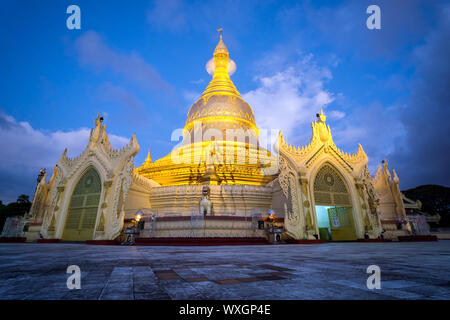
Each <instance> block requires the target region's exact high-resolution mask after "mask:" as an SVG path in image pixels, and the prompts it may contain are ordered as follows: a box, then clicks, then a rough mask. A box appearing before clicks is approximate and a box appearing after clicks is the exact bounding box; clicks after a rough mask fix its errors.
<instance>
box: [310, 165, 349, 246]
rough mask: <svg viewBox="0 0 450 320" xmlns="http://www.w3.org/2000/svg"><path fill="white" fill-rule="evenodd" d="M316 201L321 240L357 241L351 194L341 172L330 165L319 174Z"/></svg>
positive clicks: (323, 167) (321, 169)
mask: <svg viewBox="0 0 450 320" xmlns="http://www.w3.org/2000/svg"><path fill="white" fill-rule="evenodd" d="M314 200H315V209H316V217H317V224H318V227H319V237H320V239H323V240H334V241H343V240H356V239H357V236H356V232H355V224H354V221H353V214H352V202H351V197H350V193H349V192H348V188H347V185H346V184H345V182H344V179H343V178H342V177H341V175H340V174H339V172H338V171H337V170H336V169H335V168H333V167H332V166H331V165H329V164H324V165H323V166H322V167H321V168H320V170H319V171H318V172H317V175H316V178H315V180H314Z"/></svg>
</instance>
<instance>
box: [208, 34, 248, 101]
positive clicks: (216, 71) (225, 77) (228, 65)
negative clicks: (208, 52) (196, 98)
mask: <svg viewBox="0 0 450 320" xmlns="http://www.w3.org/2000/svg"><path fill="white" fill-rule="evenodd" d="M217 31H219V32H220V36H219V42H218V43H217V46H216V48H215V50H214V57H213V58H212V59H211V60H209V61H208V63H207V64H206V70H207V71H208V72H209V73H210V74H213V78H212V80H211V82H210V83H209V85H208V87H206V89H205V91H204V92H203V94H202V98H206V99H207V98H208V97H209V96H211V95H215V94H218V95H232V96H236V97H240V96H241V95H240V94H239V92H238V91H237V89H236V87H235V86H234V84H233V82H232V81H231V79H230V75H229V74H230V73H233V72H234V70H235V69H236V64H235V63H234V61H233V60H231V59H230V57H229V52H228V49H227V46H226V45H225V43H224V42H223V38H222V28H220V29H218V30H217Z"/></svg>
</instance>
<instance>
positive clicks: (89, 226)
mask: <svg viewBox="0 0 450 320" xmlns="http://www.w3.org/2000/svg"><path fill="white" fill-rule="evenodd" d="M101 191H102V184H101V180H100V176H99V175H98V173H97V171H96V170H95V169H94V168H93V167H91V168H89V169H88V170H87V171H86V172H85V173H84V174H83V176H82V177H81V179H80V181H78V183H77V185H76V187H75V189H74V191H73V193H72V198H71V199H70V204H69V209H68V213H67V219H66V225H65V227H64V233H63V240H66V241H84V240H91V239H92V237H93V233H94V228H95V221H96V219H97V211H98V205H99V202H100V195H101Z"/></svg>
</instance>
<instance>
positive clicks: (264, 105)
mask: <svg viewBox="0 0 450 320" xmlns="http://www.w3.org/2000/svg"><path fill="white" fill-rule="evenodd" d="M286 62H287V59H286V58H285V57H283V56H281V55H279V54H276V53H273V54H269V55H267V56H266V57H265V58H264V59H263V60H262V62H260V63H258V66H257V68H258V69H259V70H269V73H268V74H260V75H258V76H256V77H255V81H257V82H258V83H259V87H258V88H256V89H255V90H252V91H249V92H247V93H245V94H243V98H244V99H245V100H246V101H247V102H248V103H249V104H250V105H251V106H252V108H253V110H254V113H255V118H256V122H257V125H258V127H259V128H260V129H276V130H278V129H281V130H282V132H283V135H284V136H286V137H287V138H289V140H290V141H291V143H302V144H303V143H305V142H306V141H309V139H308V138H307V137H309V136H310V127H309V126H308V124H309V123H310V122H311V121H312V120H314V119H315V114H316V113H317V112H318V111H320V109H321V108H324V107H325V106H326V105H327V104H329V103H330V102H332V101H333V95H332V94H331V93H330V92H329V91H327V90H326V89H325V88H324V84H325V82H327V81H328V80H330V79H331V77H332V76H331V72H330V71H329V70H328V69H327V68H322V67H319V66H318V65H317V64H316V63H315V61H314V57H313V55H311V54H307V55H305V54H298V55H297V60H296V62H295V63H286ZM277 69H278V70H282V71H279V72H277V71H270V70H277Z"/></svg>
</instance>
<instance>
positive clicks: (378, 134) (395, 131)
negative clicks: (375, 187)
mask: <svg viewBox="0 0 450 320" xmlns="http://www.w3.org/2000/svg"><path fill="white" fill-rule="evenodd" d="M405 107H406V106H404V105H392V106H388V107H386V106H384V105H382V104H381V103H379V102H373V103H371V104H369V105H363V106H356V107H354V108H352V109H351V110H349V112H348V113H347V114H346V115H345V117H342V118H335V119H334V118H333V117H329V118H328V119H327V122H329V124H330V127H331V132H332V134H333V140H334V142H335V143H336V145H337V146H338V147H339V148H340V149H342V150H344V151H346V152H356V151H357V145H358V143H360V144H361V145H362V147H363V148H364V151H365V152H366V154H367V156H368V157H369V169H370V172H371V173H372V175H373V174H375V171H376V169H377V167H378V164H379V163H380V162H381V160H383V159H387V160H389V159H390V157H391V155H392V153H394V152H395V151H396V146H397V145H401V144H402V143H404V141H405V134H406V131H405V127H404V125H403V123H402V122H401V121H400V120H399V113H400V112H402V111H403V109H404V108H405ZM335 120H337V121H335Z"/></svg>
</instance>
